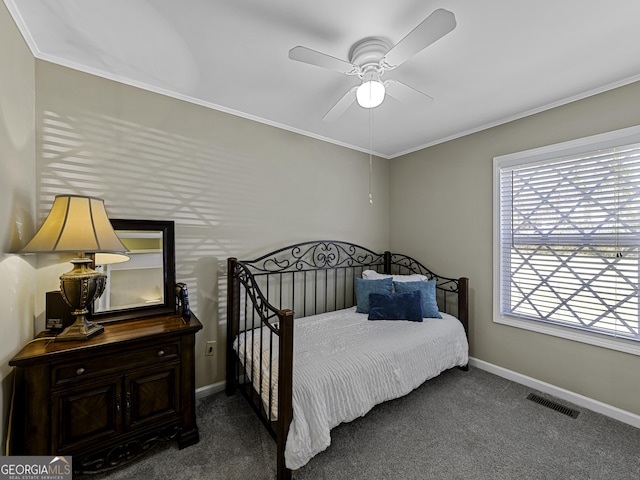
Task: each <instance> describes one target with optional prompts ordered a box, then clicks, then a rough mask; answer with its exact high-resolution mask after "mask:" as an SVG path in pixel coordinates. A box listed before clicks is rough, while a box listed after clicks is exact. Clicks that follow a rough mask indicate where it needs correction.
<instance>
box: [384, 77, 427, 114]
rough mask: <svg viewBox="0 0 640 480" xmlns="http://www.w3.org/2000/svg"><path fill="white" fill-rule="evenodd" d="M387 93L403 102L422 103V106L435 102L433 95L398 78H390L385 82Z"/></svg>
mask: <svg viewBox="0 0 640 480" xmlns="http://www.w3.org/2000/svg"><path fill="white" fill-rule="evenodd" d="M384 86H385V88H386V93H387V94H388V95H389V96H390V97H393V98H395V99H396V100H398V101H400V102H402V103H418V102H419V103H420V104H422V106H425V107H426V106H429V105H431V103H432V102H433V97H430V96H429V95H427V94H426V93H423V92H421V91H420V90H416V89H415V88H413V87H410V86H409V85H406V84H404V83H402V82H399V81H398V80H392V79H389V80H387V81H386V82H384Z"/></svg>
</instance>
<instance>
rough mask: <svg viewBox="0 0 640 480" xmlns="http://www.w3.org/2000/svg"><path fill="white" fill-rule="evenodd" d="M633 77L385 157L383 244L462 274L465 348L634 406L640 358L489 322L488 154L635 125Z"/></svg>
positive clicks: (637, 87) (638, 406) (639, 392)
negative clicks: (467, 319) (467, 329)
mask: <svg viewBox="0 0 640 480" xmlns="http://www.w3.org/2000/svg"><path fill="white" fill-rule="evenodd" d="M639 103H640V83H636V84H632V85H628V86H626V87H623V88H618V89H616V90H613V91H610V92H607V93H603V94H600V95H597V96H594V97H591V98H587V99H585V100H580V101H578V102H574V103H572V104H568V105H565V106H562V107H559V108H555V109H553V110H549V111H547V112H543V113H540V114H537V115H533V116H530V117H527V118H524V119H521V120H518V121H514V122H511V123H508V124H505V125H502V126H498V127H495V128H492V129H489V130H485V131H482V132H479V133H476V134H473V135H469V136H466V137H463V138H460V139H457V140H453V141H450V142H447V143H444V144H441V145H437V146H434V147H431V148H427V149H425V150H422V151H419V152H415V153H412V154H409V155H406V156H404V157H401V158H397V159H394V160H392V161H391V164H390V191H391V205H390V211H391V219H392V220H391V230H390V244H391V248H392V249H393V250H395V251H403V252H404V251H406V252H407V253H409V254H413V255H415V256H416V257H417V258H420V259H424V261H425V262H426V263H427V265H429V266H431V267H432V268H433V269H434V270H435V271H436V272H442V274H445V275H449V276H468V277H469V278H470V286H471V321H472V326H471V354H472V356H474V357H476V358H478V359H480V360H484V361H486V362H490V363H492V364H495V365H498V366H500V367H503V368H506V369H509V370H512V371H515V372H517V373H520V374H523V375H527V376H529V377H533V378H535V379H538V380H541V381H544V382H547V383H550V384H552V385H556V386H558V387H561V388H564V389H567V390H570V391H572V392H575V393H578V394H581V395H585V396H587V397H590V398H593V399H595V400H599V401H601V402H604V403H607V404H610V405H613V406H616V407H618V408H621V409H623V410H627V411H629V412H632V413H635V414H640V402H638V398H640V357H638V356H634V355H630V354H625V353H620V352H616V351H611V350H607V349H604V348H601V347H594V346H591V345H586V344H583V343H578V342H574V341H569V340H565V339H561V338H557V337H551V336H547V335H543V334H539V333H534V332H530V331H526V330H521V329H517V328H514V327H509V326H505V325H499V324H496V323H493V319H492V301H493V290H492V272H493V259H492V251H493V250H492V222H493V216H492V215H493V213H492V212H493V211H492V208H493V207H492V165H493V163H492V162H493V157H495V156H498V155H505V154H508V153H513V152H518V151H522V150H527V149H531V148H535V147H541V146H544V145H550V144H554V143H558V142H562V141H566V140H571V139H575V138H580V137H585V136H589V135H594V134H597V133H603V132H606V131H610V130H616V129H619V128H624V127H629V126H633V125H638V124H640V108H638V105H639Z"/></svg>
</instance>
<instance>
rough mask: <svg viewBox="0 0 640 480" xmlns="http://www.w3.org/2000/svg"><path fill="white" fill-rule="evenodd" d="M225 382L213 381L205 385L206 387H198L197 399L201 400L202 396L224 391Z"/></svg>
mask: <svg viewBox="0 0 640 480" xmlns="http://www.w3.org/2000/svg"><path fill="white" fill-rule="evenodd" d="M224 387H225V382H224V381H222V382H217V383H212V384H210V385H205V386H204V387H200V388H196V400H200V399H202V398H205V397H208V396H209V395H213V394H214V393H218V392H222V391H224Z"/></svg>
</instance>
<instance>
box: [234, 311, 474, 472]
mask: <svg viewBox="0 0 640 480" xmlns="http://www.w3.org/2000/svg"><path fill="white" fill-rule="evenodd" d="M441 315H442V317H443V318H442V319H437V318H425V319H424V321H423V322H409V321H399V320H377V321H370V320H368V319H367V317H368V316H367V314H363V313H356V311H355V307H353V308H349V309H345V310H339V311H336V312H328V313H324V314H320V315H314V316H310V317H305V318H298V319H295V321H294V357H293V398H292V403H293V420H292V422H291V426H290V428H289V434H288V437H287V443H286V449H285V463H286V465H287V468H290V469H292V470H295V469H298V468H300V467H302V466H303V465H305V464H306V463H307V462H308V461H309V460H310V459H311V458H313V456H314V455H316V454H317V453H319V452H321V451H323V450H325V449H326V448H327V447H328V446H329V445H330V444H331V436H330V431H331V429H332V428H333V427H335V426H337V425H339V424H340V423H343V422H350V421H352V420H354V419H356V418H358V417H360V416H363V415H365V414H366V413H367V412H368V411H369V410H371V409H372V408H373V407H374V406H375V405H377V404H379V403H382V402H384V401H387V400H391V399H394V398H398V397H401V396H403V395H406V394H407V393H409V392H411V391H412V390H413V389H415V388H417V387H418V386H420V385H421V384H422V383H424V382H425V381H426V380H428V379H429V378H433V377H435V376H437V375H438V374H440V373H441V372H443V371H444V370H447V369H449V368H453V367H455V366H463V365H466V364H467V362H468V358H469V357H468V344H467V338H466V335H465V332H464V328H463V326H462V324H461V323H460V322H459V321H458V319H456V318H455V317H453V316H451V315H448V314H446V313H442V314H441ZM268 333H269V331H268V329H267V328H266V327H263V328H261V329H260V328H259V329H254V330H250V331H247V332H245V333H242V334H241V335H239V336H238V337H237V338H236V341H235V343H234V349H235V350H236V352H237V353H238V356H239V358H240V361H241V362H242V363H243V365H245V369H246V370H247V371H251V372H252V375H253V379H254V383H256V382H261V383H262V389H260V388H259V387H258V386H257V385H256V390H258V391H260V392H261V394H262V400H263V403H264V406H265V410H266V411H270V412H271V416H272V419H275V418H276V414H277V372H278V365H277V362H278V345H277V336H274V337H273V340H270V335H269V334H268ZM270 342H273V343H271V348H269V345H270ZM260 343H262V344H263V349H262V354H261V355H260V350H261V349H260ZM270 351H271V352H273V353H272V354H269V352H270ZM270 372H271V373H270ZM269 386H271V387H272V388H271V389H270V388H269ZM270 390H271V391H272V393H271V396H269V391H270ZM269 406H270V407H269Z"/></svg>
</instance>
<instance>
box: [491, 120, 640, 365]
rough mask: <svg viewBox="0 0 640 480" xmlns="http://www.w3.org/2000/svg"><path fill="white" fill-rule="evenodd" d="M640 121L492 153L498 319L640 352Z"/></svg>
mask: <svg viewBox="0 0 640 480" xmlns="http://www.w3.org/2000/svg"><path fill="white" fill-rule="evenodd" d="M639 247H640V127H633V128H630V129H625V130H620V131H616V132H610V133H607V134H603V135H597V136H594V137H589V138H586V139H581V140H577V141H572V142H567V143H563V144H559V145H553V146H550V147H544V148H541V149H536V150H530V151H527V152H520V153H516V154H512V155H506V156H502V157H496V158H494V253H495V255H494V259H495V262H496V267H495V268H494V319H495V321H496V322H498V323H504V324H509V325H513V326H518V327H522V328H528V329H531V330H536V331H539V332H543V333H549V334H552V335H557V336H562V337H565V338H571V339H574V340H578V341H584V342H587V343H593V344H596V345H600V346H606V347H610V348H614V349H617V350H622V351H626V352H629V353H635V354H638V355H640V323H639V322H640V321H639V302H638V283H639V282H638V280H639V277H640V262H639V255H638V253H639Z"/></svg>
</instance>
